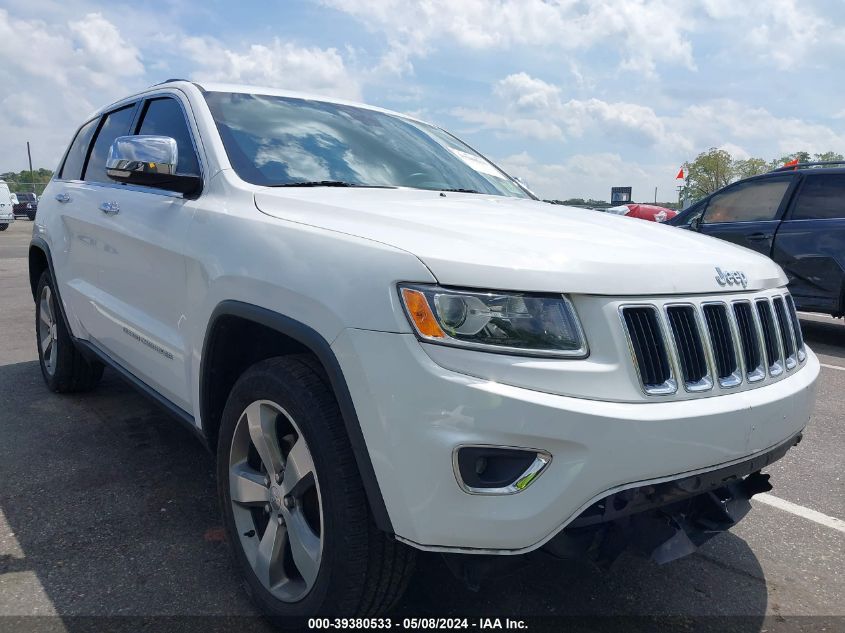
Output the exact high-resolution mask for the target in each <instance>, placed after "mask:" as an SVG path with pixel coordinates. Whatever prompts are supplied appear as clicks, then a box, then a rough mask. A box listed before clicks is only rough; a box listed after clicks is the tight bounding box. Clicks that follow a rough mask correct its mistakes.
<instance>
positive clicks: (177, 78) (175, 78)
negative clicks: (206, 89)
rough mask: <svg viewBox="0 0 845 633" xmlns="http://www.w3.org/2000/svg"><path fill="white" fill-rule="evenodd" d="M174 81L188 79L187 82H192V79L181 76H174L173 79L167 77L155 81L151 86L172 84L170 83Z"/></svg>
mask: <svg viewBox="0 0 845 633" xmlns="http://www.w3.org/2000/svg"><path fill="white" fill-rule="evenodd" d="M174 81H187V82H189V83H190V81H191V80H190V79H182V78H181V77H174V78H173V79H165V80H164V81H159V82H158V83H154V84H153V85H152V86H150V88H152V87H153V86H160V85H161V84H170V83H173V82H174Z"/></svg>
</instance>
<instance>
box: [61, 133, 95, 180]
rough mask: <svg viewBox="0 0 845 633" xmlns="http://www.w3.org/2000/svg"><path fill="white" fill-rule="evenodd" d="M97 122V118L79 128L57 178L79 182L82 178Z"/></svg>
mask: <svg viewBox="0 0 845 633" xmlns="http://www.w3.org/2000/svg"><path fill="white" fill-rule="evenodd" d="M99 121H100V119H99V118H97V119H94V120H93V121H89V122H88V123H86V124H85V125H83V126H82V127H81V128H79V131H78V132H77V133H76V137H75V138H74V139H73V143H71V144H70V149H69V150H68V152H67V156H66V157H65V163H64V165H62V171H61V172H60V173H59V178H63V179H65V180H79V179H80V178H82V167H83V166H84V165H85V155H86V154H87V153H88V143H90V142H91V137H92V136H94V130H96V129H97V123H99Z"/></svg>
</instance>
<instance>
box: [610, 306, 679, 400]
mask: <svg viewBox="0 0 845 633" xmlns="http://www.w3.org/2000/svg"><path fill="white" fill-rule="evenodd" d="M622 315H623V318H624V320H625V326H626V327H627V329H628V339H629V340H630V341H631V348H632V349H633V352H634V360H635V362H636V364H637V368H638V370H639V372H640V379H641V380H642V383H643V386H644V388H645V389H646V391H648V392H651V393H658V392H660V391H664V390H669V391H671V389H670V388H669V387H668V386H667V383H669V381H670V379H671V377H672V372H671V370H670V367H669V357H668V354H667V350H666V347H665V345H664V344H663V335H662V332H661V328H660V323H659V321H658V319H657V311H656V310H655V309H654V308H651V307H630V308H625V309H624V310H623V311H622Z"/></svg>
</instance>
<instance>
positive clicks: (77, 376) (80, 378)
mask: <svg viewBox="0 0 845 633" xmlns="http://www.w3.org/2000/svg"><path fill="white" fill-rule="evenodd" d="M35 333H36V343H37V345H38V361H39V363H40V365H41V375H42V376H44V382H46V383H47V387H49V388H50V391H55V392H56V393H72V392H78V391H88V390H90V389H93V388H94V387H95V386H96V385H97V383H98V382H100V378H102V376H103V365H102V363H99V362H97V361H89V360H88V359H87V358H85V357H84V356H83V355H82V354H81V353H80V352H79V350H78V349H76V346H75V345H74V344H73V339H72V338H71V336H70V332H68V329H67V324H66V323H65V320H64V318H63V316H62V311H61V309H60V308H59V302H58V298H57V296H56V292H55V289H54V286H53V279H52V277H50V271H48V270H45V271H44V272H43V273H42V274H41V279H40V280H39V281H38V287H37V289H36V291H35Z"/></svg>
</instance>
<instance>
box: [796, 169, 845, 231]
mask: <svg viewBox="0 0 845 633" xmlns="http://www.w3.org/2000/svg"><path fill="white" fill-rule="evenodd" d="M833 218H845V174H828V175H818V176H814V175H808V176H807V177H806V178H805V179H804V184H803V185H801V191H800V192H799V193H798V200H797V201H796V203H795V209H794V210H793V211H792V219H793V220H830V219H833Z"/></svg>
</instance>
